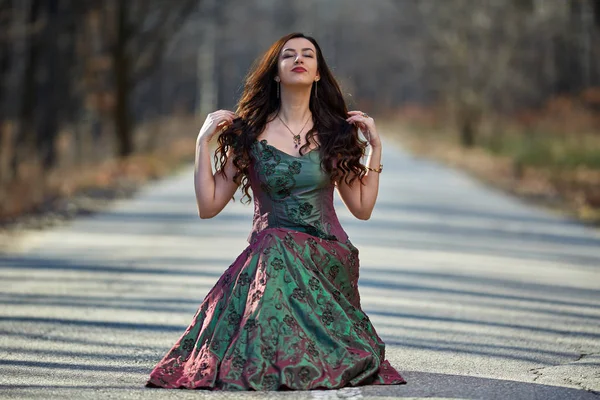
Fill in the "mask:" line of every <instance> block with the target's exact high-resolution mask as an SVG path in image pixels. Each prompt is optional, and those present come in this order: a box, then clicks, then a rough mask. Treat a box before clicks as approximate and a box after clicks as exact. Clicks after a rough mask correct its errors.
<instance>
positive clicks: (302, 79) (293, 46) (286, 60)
mask: <svg viewBox="0 0 600 400" xmlns="http://www.w3.org/2000/svg"><path fill="white" fill-rule="evenodd" d="M278 72H279V74H278V76H279V78H280V79H281V83H282V84H283V85H292V86H295V85H312V83H313V82H314V81H315V80H316V79H318V78H319V71H318V70H317V51H316V49H315V46H314V45H313V44H312V43H311V42H310V41H309V40H307V39H304V38H294V39H290V40H288V41H287V42H286V44H285V45H284V46H283V49H282V50H281V53H280V54H279V63H278Z"/></svg>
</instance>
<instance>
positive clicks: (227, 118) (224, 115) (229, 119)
mask: <svg viewBox="0 0 600 400" xmlns="http://www.w3.org/2000/svg"><path fill="white" fill-rule="evenodd" d="M208 118H210V119H211V120H212V122H213V123H216V128H217V129H222V130H224V129H226V128H227V127H228V126H229V125H231V124H232V123H233V120H234V119H236V118H237V115H236V114H235V113H234V112H232V111H229V110H218V111H215V112H212V113H210V114H209V116H208Z"/></svg>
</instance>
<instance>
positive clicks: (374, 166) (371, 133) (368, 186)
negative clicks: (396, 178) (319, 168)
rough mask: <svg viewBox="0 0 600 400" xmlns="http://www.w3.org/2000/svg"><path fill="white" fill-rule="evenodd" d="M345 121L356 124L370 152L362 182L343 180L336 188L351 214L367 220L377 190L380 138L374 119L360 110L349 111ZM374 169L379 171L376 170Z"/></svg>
mask: <svg viewBox="0 0 600 400" xmlns="http://www.w3.org/2000/svg"><path fill="white" fill-rule="evenodd" d="M348 114H349V115H350V117H348V119H347V120H346V121H348V122H349V123H351V124H354V125H356V126H357V127H358V128H359V129H360V130H361V131H362V132H363V134H364V136H365V138H366V139H367V141H368V142H369V144H370V146H371V153H370V154H369V156H368V158H367V162H366V165H365V166H366V167H367V173H366V174H365V176H364V177H363V181H362V184H361V182H360V181H359V180H358V179H356V180H354V182H352V185H348V184H347V183H346V182H345V180H342V181H340V182H339V183H338V185H337V189H338V193H339V194H340V197H341V198H342V201H343V202H344V204H345V205H346V207H347V208H348V210H350V212H351V213H352V215H354V216H355V217H356V218H358V219H362V220H367V219H369V218H370V217H371V213H372V212H373V208H374V207H375V201H376V200H377V193H378V191H379V173H380V172H381V170H380V166H381V139H380V138H379V134H378V133H377V129H376V128H375V121H373V118H371V117H369V116H368V115H367V114H365V113H363V112H361V111H350V112H349V113H348ZM374 170H377V171H380V172H376V171H374Z"/></svg>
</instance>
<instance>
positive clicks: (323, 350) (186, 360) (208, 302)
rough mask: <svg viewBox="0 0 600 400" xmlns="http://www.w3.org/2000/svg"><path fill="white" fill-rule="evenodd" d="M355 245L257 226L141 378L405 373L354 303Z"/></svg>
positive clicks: (167, 382) (335, 382) (269, 386)
mask: <svg viewBox="0 0 600 400" xmlns="http://www.w3.org/2000/svg"><path fill="white" fill-rule="evenodd" d="M358 269H359V265H358V250H357V249H356V248H355V247H354V246H352V244H351V243H350V242H349V241H348V242H346V243H341V242H339V241H335V240H325V239H320V238H317V237H315V236H311V235H308V234H306V233H302V232H298V231H293V230H289V229H282V228H269V229H266V230H264V231H262V232H260V233H259V234H258V235H257V236H256V240H253V241H252V244H251V245H250V246H248V247H247V248H246V249H245V250H244V252H242V254H241V255H240V256H239V257H238V258H237V259H236V260H235V262H234V263H233V264H232V265H231V266H230V267H229V268H228V269H227V271H225V273H224V274H223V275H222V276H221V277H220V278H219V280H218V282H217V283H216V285H215V286H214V287H213V288H212V289H211V290H210V292H209V293H208V295H207V296H206V298H205V299H204V301H203V302H202V304H201V305H200V308H199V310H198V312H197V313H196V315H195V317H194V319H193V320H192V323H191V325H190V326H189V327H188V328H187V330H186V331H185V332H184V334H183V335H182V336H181V338H180V339H179V341H178V342H177V343H176V344H175V346H174V347H173V348H172V349H171V350H170V351H169V352H168V353H167V354H166V355H165V357H164V358H163V359H162V360H161V361H160V362H159V363H158V365H156V367H155V368H154V369H153V370H152V372H151V374H150V378H149V380H148V383H147V386H150V387H162V388H187V389H201V388H204V389H218V390H283V389H291V390H308V389H337V388H342V387H344V386H357V385H366V384H384V385H393V384H401V383H405V381H404V379H403V378H402V377H401V376H400V374H399V373H398V372H397V371H396V370H395V369H394V368H393V367H392V366H391V365H390V364H389V362H388V361H386V360H385V345H384V343H383V341H382V340H381V339H380V338H379V336H378V335H377V333H376V332H375V329H374V328H373V325H372V324H371V322H370V321H369V318H368V317H367V315H366V314H365V313H364V312H363V311H362V310H361V308H360V298H359V294H358V289H357V283H358Z"/></svg>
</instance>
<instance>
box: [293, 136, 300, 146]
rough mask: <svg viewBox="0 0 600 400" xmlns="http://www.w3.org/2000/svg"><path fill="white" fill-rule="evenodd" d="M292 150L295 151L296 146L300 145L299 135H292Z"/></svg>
mask: <svg viewBox="0 0 600 400" xmlns="http://www.w3.org/2000/svg"><path fill="white" fill-rule="evenodd" d="M294 144H295V146H294V148H295V149H297V148H298V146H299V145H300V135H294Z"/></svg>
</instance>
